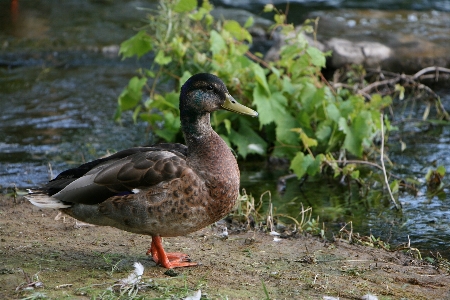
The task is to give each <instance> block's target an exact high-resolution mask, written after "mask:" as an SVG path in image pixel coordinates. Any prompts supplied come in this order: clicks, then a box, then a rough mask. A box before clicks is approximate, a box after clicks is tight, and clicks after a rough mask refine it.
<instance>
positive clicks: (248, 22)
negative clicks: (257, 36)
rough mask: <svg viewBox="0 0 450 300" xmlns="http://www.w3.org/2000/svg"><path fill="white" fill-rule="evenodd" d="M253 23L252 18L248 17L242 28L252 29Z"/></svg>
mask: <svg viewBox="0 0 450 300" xmlns="http://www.w3.org/2000/svg"><path fill="white" fill-rule="evenodd" d="M254 23H255V20H254V19H253V17H252V16H250V17H249V18H248V19H247V21H245V24H244V28H249V27H252V26H253V24H254Z"/></svg>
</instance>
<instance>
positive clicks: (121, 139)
mask: <svg viewBox="0 0 450 300" xmlns="http://www.w3.org/2000/svg"><path fill="white" fill-rule="evenodd" d="M343 2H345V3H347V4H348V5H350V4H349V3H354V4H355V5H356V4H357V3H359V2H356V1H352V2H351V1H343ZM291 3H292V5H291V11H292V10H294V9H295V7H294V3H293V2H291ZM308 3H310V4H311V3H313V4H318V3H319V2H318V1H316V2H311V1H310V2H308ZM333 3H334V2H333V1H325V2H322V3H319V4H320V5H322V6H321V8H322V9H327V10H328V9H332V8H333V7H335V6H336V5H337V4H333ZM336 3H337V2H336ZM339 3H342V1H341V2H339ZM365 3H372V4H373V3H375V2H374V1H372V2H368V1H367V2H365ZM376 3H378V2H376ZM405 3H409V4H408V5H410V6H411V7H410V8H414V7H416V6H417V5H420V4H421V3H422V4H424V3H425V4H426V3H428V5H429V7H428V8H431V9H438V8H437V7H436V5H441V7H444V8H442V10H445V3H446V2H444V1H441V2H439V1H431V2H425V1H419V2H417V1H415V2H412V1H410V2H405ZM439 3H440V4H439ZM372 4H371V5H372ZM19 5H20V6H19V11H18V14H16V15H14V14H11V13H10V7H9V1H3V2H1V3H0V48H1V51H0V111H1V112H2V113H1V114H0V187H2V188H3V189H4V190H6V189H7V188H9V187H11V186H12V185H13V184H15V185H17V186H18V187H20V188H28V187H34V186H38V185H40V184H42V183H44V182H45V181H46V180H47V179H48V177H49V171H48V164H51V166H52V169H53V172H54V174H57V173H58V172H61V171H63V170H64V169H66V168H68V167H72V166H75V165H77V164H80V163H82V162H83V161H87V160H91V159H94V158H96V157H98V156H101V155H104V154H106V153H108V151H111V152H112V151H115V150H120V149H124V148H127V147H132V146H136V145H142V144H146V143H148V142H149V141H151V140H150V139H149V137H148V133H147V132H146V128H145V126H143V125H142V124H141V125H138V126H135V125H134V124H132V123H131V122H130V121H129V120H130V118H126V117H125V120H126V121H125V122H124V124H123V125H122V126H118V124H116V123H114V122H113V121H112V116H113V114H114V111H115V109H116V101H117V96H118V95H119V94H120V92H121V91H122V89H123V87H124V86H125V85H126V84H127V82H128V80H129V79H130V78H131V76H133V75H134V74H135V70H136V69H137V68H138V67H139V66H140V64H149V63H151V60H150V58H144V59H143V60H141V61H140V62H139V63H138V62H136V61H135V60H132V59H131V60H126V61H121V60H120V58H119V57H118V56H117V45H119V44H120V43H121V42H122V41H123V40H125V39H127V38H128V37H130V36H131V35H132V34H133V33H134V32H135V30H134V28H137V27H138V26H140V25H141V24H142V23H141V20H142V19H143V18H144V16H145V12H143V11H137V10H135V7H136V6H148V4H147V3H141V2H139V1H111V2H109V1H63V2H58V1H51V0H41V1H31V0H30V1H20V2H19ZM333 5H334V6H333ZM349 7H350V6H349ZM358 7H366V6H365V4H363V3H361V5H360V6H358ZM403 8H405V7H403ZM314 9H316V8H314ZM438 93H439V94H440V95H441V96H442V97H443V102H444V105H445V106H446V108H447V110H450V91H449V90H448V89H444V88H440V89H438ZM413 112H414V114H416V115H413V117H414V118H420V116H421V113H422V112H423V109H422V110H419V111H418V112H416V110H413ZM397 121H398V124H399V125H401V124H404V123H405V122H403V121H401V120H400V119H397ZM404 126H405V133H404V136H401V138H402V140H403V141H404V142H405V143H406V144H407V149H406V150H405V151H404V152H401V151H400V146H399V145H400V144H399V142H398V140H399V136H393V137H392V139H391V140H390V143H389V144H388V146H389V148H390V152H389V155H390V158H391V159H392V160H393V161H395V162H397V163H399V166H398V167H397V168H396V169H395V170H394V172H395V174H397V175H399V176H405V177H408V176H413V177H417V178H418V179H423V178H424V176H425V174H426V171H427V168H428V167H429V166H430V165H433V163H434V162H435V164H437V165H443V166H445V167H446V169H447V170H448V171H449V170H450V155H449V154H450V153H449V152H450V150H449V147H448V145H449V143H450V129H449V127H448V126H447V127H445V126H433V127H430V128H429V129H428V130H425V129H423V128H420V129H416V128H417V126H416V124H412V123H411V122H410V121H408V122H407V123H406V125H404ZM241 167H242V187H243V188H245V189H246V190H247V192H248V193H251V194H253V195H254V196H256V198H259V197H260V195H261V194H262V193H263V192H265V191H267V190H270V191H271V195H272V201H273V203H274V206H275V207H276V209H277V211H276V212H277V213H288V214H291V215H296V214H297V213H298V212H299V209H300V203H303V204H304V205H305V206H312V207H313V211H314V213H315V214H317V215H320V216H321V221H324V222H326V223H325V226H326V227H327V229H329V231H334V232H336V231H338V230H339V229H340V228H341V227H342V226H343V224H345V223H346V222H348V221H350V220H352V221H353V226H354V228H355V230H356V231H359V232H361V233H362V234H369V233H370V232H372V233H373V234H374V235H375V236H381V237H382V238H383V239H384V240H389V241H390V242H392V243H393V244H398V243H404V242H407V241H408V235H409V237H410V239H411V243H412V246H414V247H419V248H421V249H432V250H433V251H440V252H441V253H445V255H446V256H447V257H450V253H448V252H445V251H446V250H447V251H448V245H449V243H450V228H449V225H448V224H450V222H449V221H450V220H449V219H450V214H449V211H450V207H449V206H450V203H449V201H448V198H449V197H448V195H449V188H448V184H447V185H446V187H445V189H444V192H443V193H442V194H440V195H438V196H434V197H429V196H428V195H427V192H426V188H425V186H424V185H421V186H420V187H419V195H418V196H413V195H411V194H408V193H402V194H401V196H400V200H401V201H402V203H403V205H404V209H403V212H402V214H399V213H396V212H395V211H393V210H391V209H390V206H391V205H390V202H389V200H388V199H387V197H386V195H385V194H376V191H377V190H378V191H379V190H380V189H379V188H378V189H374V190H375V192H374V194H371V195H372V196H371V197H360V196H359V195H358V190H357V189H355V188H354V187H353V188H352V189H351V192H352V193H349V189H348V187H347V186H345V185H336V184H334V183H332V182H323V181H321V182H318V181H315V180H314V179H308V180H307V181H306V182H305V183H303V184H302V185H300V184H299V182H298V181H296V179H291V180H289V181H288V184H287V186H286V192H285V193H284V194H280V193H277V191H276V184H277V179H278V177H279V176H283V175H286V174H287V173H288V170H287V169H286V168H284V169H283V168H273V167H265V166H264V164H263V163H261V162H256V163H255V162H242V163H241ZM447 177H448V175H447ZM447 177H446V178H447ZM446 178H444V180H447V179H446ZM264 201H265V202H264V207H267V201H268V196H267V195H265V196H264Z"/></svg>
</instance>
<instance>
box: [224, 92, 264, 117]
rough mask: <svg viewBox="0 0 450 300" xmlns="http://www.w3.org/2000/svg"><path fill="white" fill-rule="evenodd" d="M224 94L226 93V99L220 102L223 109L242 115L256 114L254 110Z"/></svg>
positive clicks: (253, 115) (254, 115) (255, 115)
mask: <svg viewBox="0 0 450 300" xmlns="http://www.w3.org/2000/svg"><path fill="white" fill-rule="evenodd" d="M226 95H227V99H226V100H225V102H224V103H223V104H222V108H223V109H226V110H229V111H232V112H235V113H238V114H242V115H248V116H252V117H257V116H258V113H257V112H256V111H254V110H253V109H251V108H248V107H247V106H245V105H242V104H240V103H239V102H237V101H236V100H235V99H234V98H233V97H232V96H231V95H230V94H226Z"/></svg>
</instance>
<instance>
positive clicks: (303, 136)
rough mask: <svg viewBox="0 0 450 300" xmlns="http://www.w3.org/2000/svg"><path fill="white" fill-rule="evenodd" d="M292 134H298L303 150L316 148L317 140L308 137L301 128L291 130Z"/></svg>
mask: <svg viewBox="0 0 450 300" xmlns="http://www.w3.org/2000/svg"><path fill="white" fill-rule="evenodd" d="M291 130H292V131H294V132H297V133H299V134H300V140H301V141H302V143H303V145H304V146H305V148H311V147H315V146H317V140H315V139H312V138H310V137H308V135H307V134H306V133H305V132H304V131H303V129H301V128H292V129H291Z"/></svg>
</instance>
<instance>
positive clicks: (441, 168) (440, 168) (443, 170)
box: [436, 166, 446, 177]
mask: <svg viewBox="0 0 450 300" xmlns="http://www.w3.org/2000/svg"><path fill="white" fill-rule="evenodd" d="M445 171H446V170H445V167H444V166H439V167H437V169H436V172H438V173H439V175H441V176H442V177H444V175H445Z"/></svg>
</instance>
